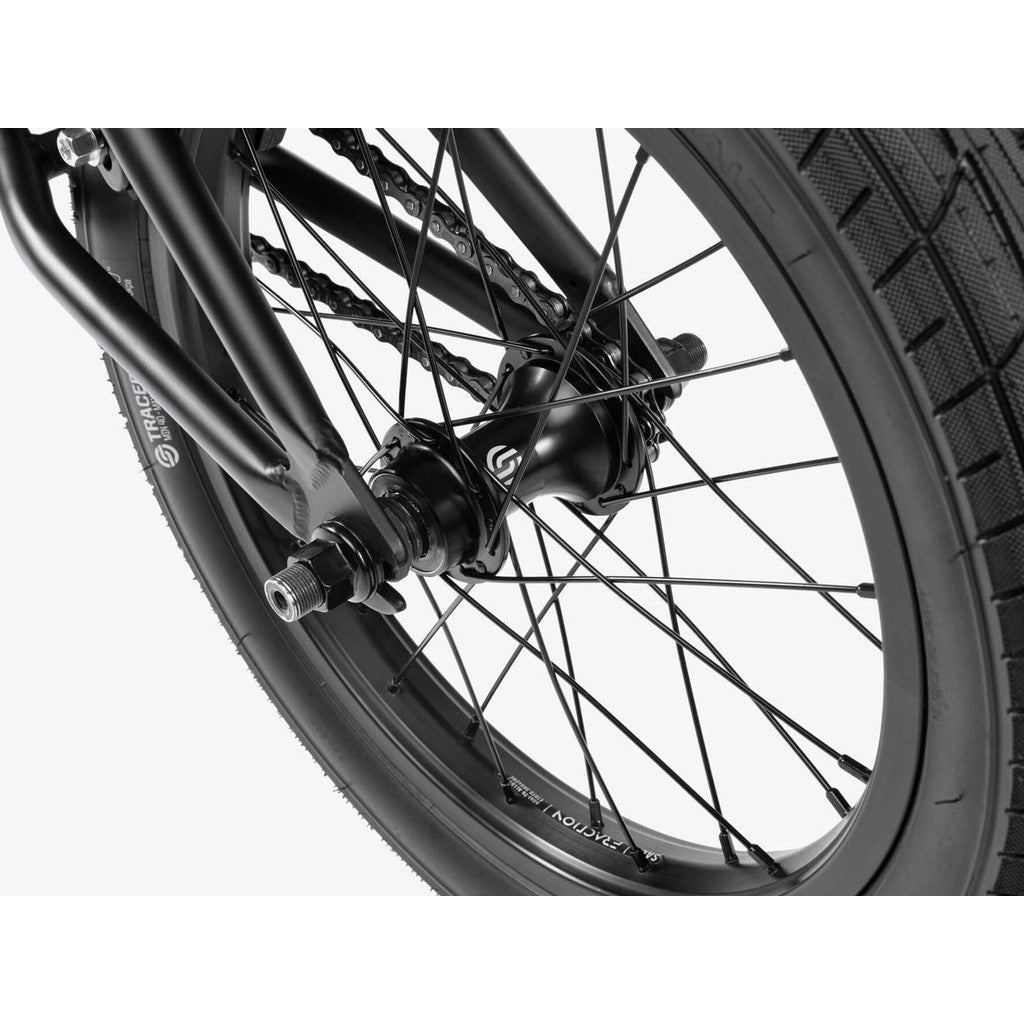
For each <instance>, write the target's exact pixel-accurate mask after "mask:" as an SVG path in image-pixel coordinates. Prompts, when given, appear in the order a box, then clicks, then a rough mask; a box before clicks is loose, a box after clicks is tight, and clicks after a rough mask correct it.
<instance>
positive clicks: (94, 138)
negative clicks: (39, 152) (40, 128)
mask: <svg viewBox="0 0 1024 1024" xmlns="http://www.w3.org/2000/svg"><path fill="white" fill-rule="evenodd" d="M57 152H58V153H59V154H60V158H61V160H63V161H64V163H66V164H67V165H68V167H82V166H84V165H88V166H89V167H98V166H99V165H100V164H101V163H103V159H104V157H105V156H106V154H107V147H106V146H105V145H104V144H103V140H102V139H101V138H100V136H99V135H97V133H96V131H95V129H93V128H62V129H61V131H60V134H59V135H58V136H57Z"/></svg>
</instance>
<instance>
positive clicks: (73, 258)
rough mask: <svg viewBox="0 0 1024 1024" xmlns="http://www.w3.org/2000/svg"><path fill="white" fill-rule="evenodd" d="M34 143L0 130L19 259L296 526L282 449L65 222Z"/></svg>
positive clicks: (271, 508) (199, 439)
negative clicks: (95, 258) (105, 266)
mask: <svg viewBox="0 0 1024 1024" xmlns="http://www.w3.org/2000/svg"><path fill="white" fill-rule="evenodd" d="M31 141H32V137H31V136H30V135H29V134H28V132H27V131H26V130H25V129H21V128H4V129H0V211H2V213H3V219H4V222H5V223H6V225H7V229H8V231H9V232H10V234H11V238H12V240H13V242H14V245H15V247H16V248H17V250H18V253H19V255H20V256H21V257H22V259H23V260H24V262H25V263H26V264H27V265H28V267H29V268H30V269H31V270H32V271H33V273H34V274H35V275H36V276H37V277H38V278H39V279H40V281H41V282H42V283H43V285H44V286H45V287H46V288H47V289H48V291H49V292H50V293H51V294H52V295H53V296H54V297H55V298H56V299H57V300H58V301H59V302H60V303H61V305H63V306H64V308H65V309H67V311H68V312H69V313H71V315H72V316H73V317H74V318H75V319H76V320H77V321H78V322H79V323H80V324H82V326H83V327H85V329H86V330H87V331H89V333H90V334H92V336H93V337H94V338H95V339H96V341H97V342H98V343H99V345H100V347H101V348H102V349H103V350H104V351H105V352H106V353H107V354H108V355H110V357H111V358H112V359H113V360H114V361H115V362H116V363H118V365H120V366H121V367H123V368H124V369H125V370H126V371H127V372H128V373H129V374H131V376H132V377H134V378H135V379H136V380H137V381H138V382H139V383H140V384H141V385H142V386H143V387H144V388H146V390H147V391H148V392H149V393H150V394H151V395H152V396H153V397H154V398H155V399H156V400H157V401H158V402H159V403H160V405H162V406H163V407H164V408H165V409H166V410H167V412H168V413H170V415H171V416H172V417H173V418H174V419H175V420H176V421H177V423H178V424H179V425H180V426H181V427H182V429H183V430H185V431H186V432H187V433H188V434H189V435H190V436H191V437H192V438H193V439H194V440H195V441H196V443H197V444H198V445H199V446H200V447H201V448H203V449H204V450H205V451H206V452H207V453H208V454H209V455H210V457H211V458H213V459H214V460H215V461H216V462H217V463H218V465H220V466H221V467H222V468H223V469H224V470H225V472H227V473H228V474H229V475H230V476H231V477H232V479H234V480H235V481H236V482H237V483H238V484H239V485H240V486H241V487H242V488H243V489H244V490H246V491H247V492H248V493H249V494H250V495H252V497H253V498H254V499H255V500H256V501H258V502H259V503H260V504H261V505H262V506H263V507H264V508H265V509H266V510H267V511H268V512H269V513H270V514H271V515H273V516H274V518H275V519H277V520H278V521H279V522H281V523H283V524H284V525H286V526H290V521H291V505H292V502H291V498H290V497H289V494H288V491H287V481H286V471H287V466H288V463H287V459H286V456H285V453H284V451H283V450H282V449H281V447H280V446H279V445H278V444H277V443H276V442H275V441H274V439H273V438H272V437H270V436H269V435H268V434H267V433H266V431H264V430H263V428H262V427H260V426H259V425H258V424H257V423H255V422H254V421H253V420H252V419H251V418H250V417H249V416H248V415H247V414H246V412H245V411H244V410H243V409H242V408H241V407H239V406H238V404H237V403H235V402H234V401H233V400H232V399H231V398H230V397H229V396H228V395H227V394H226V393H225V392H224V391H223V390H222V389H221V388H220V387H219V386H218V385H217V383H216V382H215V381H214V380H213V379H212V378H211V377H210V376H209V375H208V374H207V373H206V372H205V371H204V370H203V369H202V367H200V366H199V365H198V364H197V363H196V362H195V361H194V360H193V359H192V358H191V357H190V356H189V355H188V354H187V353H186V352H185V351H184V350H183V349H181V348H180V347H179V346H178V345H176V344H175V342H174V341H173V340H172V339H171V338H170V337H169V336H168V335H167V334H166V333H165V332H164V331H163V330H161V328H160V327H159V325H158V324H157V323H156V321H155V320H153V319H152V317H150V316H149V314H148V313H147V312H146V310H145V309H144V308H143V307H142V306H140V305H139V303H138V302H136V301H135V299H133V298H132V297H131V296H130V295H129V294H128V293H127V292H125V291H124V290H123V289H122V288H120V287H119V286H118V285H117V283H116V282H115V281H114V280H113V278H112V277H111V276H110V275H109V274H108V273H107V272H106V271H105V270H104V269H103V268H102V267H101V266H100V265H99V264H98V263H97V262H96V261H95V260H94V259H93V258H92V257H91V256H90V255H89V254H88V253H87V252H86V251H85V250H84V249H83V248H82V247H81V246H80V245H79V244H78V242H77V241H76V240H75V238H74V236H72V235H71V234H70V232H68V230H67V229H66V228H65V227H64V225H63V224H61V222H60V219H59V218H58V216H57V213H56V211H55V210H54V208H53V202H52V199H51V196H50V190H49V186H48V183H47V179H46V174H45V173H44V172H43V171H42V170H41V168H40V167H39V165H38V163H37V154H36V152H35V150H34V148H33V146H32V144H31Z"/></svg>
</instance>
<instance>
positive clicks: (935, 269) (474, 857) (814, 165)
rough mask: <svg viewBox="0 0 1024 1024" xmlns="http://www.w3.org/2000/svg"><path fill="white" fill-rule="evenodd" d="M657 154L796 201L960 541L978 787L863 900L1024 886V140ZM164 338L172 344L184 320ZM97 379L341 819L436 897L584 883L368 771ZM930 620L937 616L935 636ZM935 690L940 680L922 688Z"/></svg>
mask: <svg viewBox="0 0 1024 1024" xmlns="http://www.w3.org/2000/svg"><path fill="white" fill-rule="evenodd" d="M664 144H665V145H675V146H678V145H680V144H681V145H683V146H684V147H685V148H686V149H687V151H688V152H689V153H690V154H691V157H692V159H693V161H694V162H695V163H701V164H703V165H704V167H705V169H706V170H707V171H708V172H709V173H710V174H711V175H712V176H716V177H718V178H719V179H721V180H723V181H724V180H729V181H731V182H733V183H734V193H735V194H734V196H733V198H734V199H736V198H737V197H739V202H740V205H742V206H743V207H744V209H745V213H746V214H747V215H748V216H749V217H750V219H751V221H752V222H753V223H755V224H756V225H757V226H758V227H759V229H761V230H762V231H763V232H765V233H766V234H770V233H772V232H774V235H775V237H776V238H778V237H781V236H782V235H785V234H786V230H785V229H780V228H779V227H778V224H777V223H774V224H773V222H774V221H777V220H778V218H779V217H780V210H782V208H783V200H785V201H786V202H789V203H792V204H794V207H796V206H799V208H800V210H801V216H803V217H806V218H807V219H808V222H809V221H810V220H812V219H813V220H816V221H818V222H820V225H821V226H822V233H823V236H827V240H828V242H829V245H828V249H829V251H828V252H825V251H824V249H825V248H826V247H825V246H819V249H820V250H821V251H819V250H818V249H815V248H814V247H812V248H811V251H809V252H808V253H807V254H802V253H800V252H797V251H795V249H793V250H791V251H790V254H789V259H792V260H794V261H796V262H799V263H800V264H801V269H800V270H799V272H800V273H806V272H807V271H808V270H809V269H810V268H813V267H814V266H815V265H816V264H818V263H819V262H823V261H830V262H832V263H836V264H842V263H844V262H845V264H846V267H845V269H846V270H847V272H848V273H849V275H850V278H851V281H852V284H851V287H854V288H857V289H859V290H860V291H861V292H862V293H863V296H864V302H865V306H866V307H870V309H871V311H872V312H873V313H874V314H875V315H876V316H877V317H878V318H879V320H880V321H881V322H882V323H883V326H884V330H883V331H882V332H881V333H883V334H884V336H885V337H887V338H888V340H889V341H890V343H891V346H892V353H891V354H892V357H893V359H894V361H895V363H896V364H897V365H898V367H899V371H900V372H901V373H902V374H903V375H905V378H906V383H907V385H908V389H909V390H908V394H910V395H912V396H914V399H913V404H914V405H915V409H914V412H915V414H917V417H918V420H919V422H920V424H922V425H923V429H924V430H925V431H926V432H927V435H928V437H927V440H928V443H929V444H930V445H931V446H933V448H934V454H935V459H936V462H937V464H938V465H939V466H940V467H941V469H940V475H941V488H942V490H943V492H944V500H945V506H944V508H943V509H942V514H943V515H945V516H947V517H948V519H949V521H950V527H951V529H952V531H953V532H954V533H956V534H957V535H959V536H961V537H962V538H963V543H962V545H961V547H960V548H959V554H960V557H961V562H962V570H963V573H964V574H965V575H966V577H968V578H969V579H968V582H969V585H970V586H969V589H970V590H971V591H972V593H973V595H974V597H975V598H976V599H977V609H976V610H977V611H978V614H979V621H980V623H981V626H980V630H981V632H982V633H983V634H984V635H985V639H984V641H983V644H986V645H987V647H988V653H989V654H990V655H991V658H990V664H989V665H988V667H987V671H986V672H985V673H984V675H985V678H984V679H983V680H981V683H982V684H983V689H984V692H985V694H986V695H987V699H986V701H985V704H986V706H985V707H984V708H979V709H978V711H977V712H976V714H974V715H973V716H972V717H971V722H970V726H969V728H970V730H971V732H972V734H975V733H979V734H982V735H983V736H984V738H985V750H984V756H983V758H982V759H983V760H984V761H985V763H986V767H985V770H984V772H982V771H981V770H980V769H979V776H978V777H979V778H980V777H982V775H984V777H985V779H986V783H985V784H980V783H979V784H977V785H975V784H973V783H972V785H971V786H970V787H966V788H964V789H963V790H962V791H961V790H958V789H957V788H956V785H955V780H953V779H950V778H940V779H934V780H929V778H928V769H927V767H925V768H922V772H921V780H922V783H923V784H926V785H927V787H928V788H927V791H925V790H924V789H922V790H921V791H920V792H919V793H918V794H917V797H916V802H915V806H914V810H913V813H912V815H910V816H909V817H908V822H907V827H906V830H905V834H906V835H907V836H910V837H911V838H910V839H908V840H907V842H909V843H911V844H912V845H914V846H915V848H916V852H915V853H914V854H913V855H912V856H910V857H909V867H907V866H905V865H901V864H895V865H889V866H887V869H886V871H884V872H880V873H879V875H878V877H877V878H875V879H873V880H872V882H871V884H870V885H869V886H865V887H864V891H877V892H889V891H895V892H910V891H949V892H986V891H991V892H996V893H1004V894H1021V893H1024V516H1022V512H1024V445H1022V443H1021V437H1022V433H1024V420H1022V418H1021V417H1022V416H1024V397H1022V396H1021V395H1020V392H1019V388H1020V381H1021V373H1020V367H1021V365H1022V364H1021V361H1022V359H1024V356H1022V354H1021V351H1020V349H1021V344H1020V343H1021V340H1022V338H1024V330H1022V322H1024V260H1022V258H1021V252H1022V249H1024V155H1022V153H1021V148H1020V140H1019V137H1017V136H1015V135H1013V134H1012V133H1010V132H998V131H988V130H986V131H968V130H953V131H940V130H920V131H913V130H906V131H898V130H884V131H870V130H865V131H857V130H825V129H818V130H815V129H806V130H781V131H779V132H777V133H773V132H740V131H735V132H686V131H680V132H676V133H672V134H671V136H669V135H666V136H665V142H664ZM653 148H656V145H655V146H654V147H653ZM83 196H87V201H86V202H81V203H80V205H79V222H80V224H81V225H82V230H83V237H84V239H85V241H86V242H87V243H88V244H90V247H91V248H92V249H93V251H94V253H95V254H96V255H97V256H98V257H99V258H101V259H102V260H103V261H104V262H105V263H106V265H107V266H108V269H110V270H111V271H112V272H115V273H118V274H119V276H121V277H127V276H128V275H127V273H124V271H125V270H126V268H127V269H128V270H129V271H130V273H132V274H134V275H135V276H136V280H137V281H139V282H140V283H141V285H142V287H140V288H139V291H138V297H139V298H140V301H144V302H145V303H146V304H147V306H148V307H149V308H150V309H151V310H152V311H154V312H158V311H159V312H160V313H161V315H163V316H164V317H165V319H166V318H167V317H168V313H169V305H170V303H169V298H168V295H167V294H163V295H161V291H164V292H167V291H168V290H169V286H168V284H167V282H166V280H164V278H165V277H166V267H165V266H163V265H161V264H160V263H159V261H158V260H157V261H154V258H153V251H154V250H153V247H152V246H151V245H150V238H149V233H148V229H147V226H146V224H145V222H144V220H143V219H142V218H141V217H139V216H138V213H137V211H136V210H134V208H130V207H129V206H127V205H125V202H124V199H123V197H116V196H115V195H114V194H113V193H110V194H109V195H104V194H103V193H102V192H100V191H98V190H94V189H90V190H88V192H87V193H86V192H85V191H84V190H83ZM789 234H790V235H791V236H793V237H795V236H796V235H797V234H798V232H796V231H794V230H790V231H789ZM775 244H776V247H777V248H778V243H777V242H776V243H775ZM925 280H926V281H927V283H926V284H922V281H925ZM935 303H940V304H941V312H936V311H935V308H934V306H935ZM170 319H172V320H173V314H172V315H171V316H170ZM167 326H168V327H169V328H170V329H172V333H174V328H175V327H181V326H182V325H175V324H173V323H169V324H167ZM112 375H113V380H114V383H115V390H116V391H117V393H118V396H119V398H120V400H121V402H122V405H123V408H124V410H125V412H126V415H127V417H128V422H129V427H130V430H131V433H132V436H133V440H134V441H135V443H136V446H137V448H138V449H139V452H140V454H141V455H142V457H143V460H144V465H146V466H147V472H148V474H149V476H150V479H151V480H152V482H153V484H154V489H155V491H156V493H157V497H158V499H159V500H160V501H161V504H162V506H163V508H164V512H165V515H166V516H167V519H168V522H169V523H170V525H171V527H172V529H174V530H175V532H176V534H177V536H178V540H179V544H180V545H181V546H182V549H183V551H184V552H185V554H186V557H187V558H188V559H189V561H190V563H191V564H192V567H193V570H194V572H195V573H196V576H197V578H198V579H199V580H200V582H201V583H202V584H203V585H204V588H205V590H206V592H207V594H208V596H209V597H210V599H211V602H212V603H213V604H214V607H215V608H216V609H217V611H218V614H219V615H220V617H221V619H222V621H223V622H224V625H225V628H226V629H227V630H228V632H229V634H231V635H232V637H233V638H234V640H235V642H236V645H237V646H238V648H239V651H240V653H241V654H242V655H243V657H245V659H246V660H247V662H248V663H249V666H250V668H251V669H252V670H253V672H254V674H255V675H256V677H257V679H258V680H259V681H260V683H261V685H262V686H263V687H264V688H265V689H266V690H267V692H268V693H269V694H270V695H271V697H272V698H273V699H274V700H275V702H276V703H277V705H278V707H279V708H280V709H281V711H282V714H283V715H284V716H285V717H286V719H287V720H288V721H289V723H290V725H291V726H292V728H293V729H295V730H296V732H297V733H298V735H299V736H300V738H301V739H302V741H303V742H304V743H305V744H306V746H307V747H309V748H310V749H311V751H312V752H313V753H314V756H316V757H317V758H318V760H319V761H320V763H321V765H322V766H323V767H324V768H325V770H326V771H327V772H328V773H329V774H330V775H331V777H332V778H333V779H334V780H335V782H337V783H338V785H339V788H341V789H342V790H343V791H344V792H345V794H346V796H347V797H348V798H349V799H350V800H351V801H352V802H353V803H354V804H355V805H356V807H357V809H358V810H359V811H360V812H361V813H362V814H363V815H364V816H365V817H366V818H367V819H368V820H369V821H370V822H371V824H372V825H373V826H374V827H375V828H376V829H377V830H378V831H379V832H380V833H381V834H382V835H383V836H384V837H385V839H387V840H388V842H389V843H390V844H391V845H392V847H393V848H395V849H396V850H397V851H398V852H399V854H400V855H401V856H403V857H404V858H405V859H406V860H407V861H408V862H409V863H410V864H411V865H412V866H413V867H414V868H415V869H416V870H417V871H418V872H419V873H420V874H421V875H422V876H423V877H424V878H425V879H426V880H427V881H428V882H429V883H430V884H431V885H432V886H433V887H434V888H436V889H437V890H439V891H442V892H451V893H527V892H547V891H550V892H575V891H585V890H583V889H581V887H579V886H576V885H574V884H572V883H570V882H568V881H566V880H565V879H561V878H559V877H556V875H555V874H554V873H552V874H551V875H550V877H549V878H548V881H547V882H546V883H545V882H544V881H538V871H537V867H536V865H535V864H532V863H531V864H529V865H526V864H524V863H519V864H517V863H515V862H512V863H510V861H509V859H508V857H507V856H503V857H501V858H498V857H495V856H494V855H493V853H491V852H489V851H488V849H487V843H486V835H484V834H483V833H482V832H480V831H479V830H480V829H481V825H480V823H479V822H472V821H461V822H460V821H458V820H457V819H453V817H452V816H450V815H442V814H441V813H439V811H438V809H437V805H436V804H434V803H433V802H432V800H431V796H430V794H429V792H428V789H427V788H426V787H424V788H420V787H419V785H418V783H417V779H416V775H415V772H414V771H411V770H410V771H409V772H408V773H401V772H398V773H396V771H395V765H394V764H393V763H388V762H387V760H386V759H383V760H382V757H381V753H380V748H379V746H378V745H377V743H375V741H374V738H373V735H372V729H371V728H370V727H369V725H368V723H366V722H361V721H359V719H358V715H353V716H351V718H350V720H347V721H342V720H340V719H339V716H338V715H337V714H336V713H335V712H336V709H335V708H333V707H330V706H329V705H330V702H329V701H328V700H327V699H326V697H325V694H324V688H323V686H322V684H321V682H320V681H319V679H318V677H317V666H315V665H312V664H310V663H309V655H308V652H303V653H302V654H301V655H300V654H299V653H298V652H296V651H295V650H294V643H293V642H291V641H289V640H287V639H283V636H284V634H282V632H281V628H280V624H279V623H278V622H277V621H276V619H274V617H273V616H272V615H271V614H270V613H269V612H268V610H267V608H266V607H265V605H264V604H263V600H262V596H261V594H260V593H259V589H258V582H259V581H258V580H257V579H255V578H254V577H253V576H252V574H251V573H246V572H241V573H240V572H239V555H238V545H239V543H240V542H239V538H238V536H237V535H236V533H234V532H233V531H232V530H231V529H230V527H229V526H228V524H227V519H226V517H225V515H224V504H223V501H224V499H223V495H222V494H219V493H216V488H215V487H214V488H211V477H210V475H209V474H210V470H209V466H208V465H206V464H205V461H204V460H203V459H202V457H201V456H200V455H199V454H198V453H196V452H195V451H194V450H192V449H191V448H190V447H189V446H188V445H187V444H180V445H179V447H180V448H181V461H180V462H179V463H178V464H177V465H176V466H174V467H165V466H163V465H161V464H160V463H159V462H158V461H154V459H153V457H152V445H151V444H150V443H149V441H148V439H147V438H146V436H145V435H144V434H143V433H142V432H141V431H140V422H139V420H138V417H137V409H138V406H137V405H136V403H135V396H136V394H137V392H136V391H135V390H134V389H133V388H132V385H131V383H130V382H128V381H126V379H125V377H124V376H123V375H122V374H120V373H119V372H117V371H116V370H115V369H114V368H112ZM178 470H180V471H178ZM175 471H178V472H175ZM172 473H174V474H175V475H174V477H173V479H172V478H171V474H172ZM251 555H252V552H249V554H248V555H247V558H248V559H249V560H250V562H251ZM944 627H945V622H944V621H942V622H934V623H932V624H931V628H932V629H942V628H944ZM958 628H962V624H961V625H959V626H958ZM966 645H967V644H966V641H965V646H966ZM931 683H932V685H933V686H934V685H936V684H935V679H934V678H933V679H932V680H931ZM940 696H941V695H940ZM299 709H301V713H299ZM932 710H934V704H933V707H932ZM930 713H931V712H930ZM965 717H966V716H965ZM317 720H320V721H322V722H324V723H327V722H330V728H329V729H326V728H325V730H324V731H325V735H316V734H315V730H312V729H311V728H310V727H309V722H311V721H317ZM962 728H963V729H964V730H966V729H967V728H968V724H967V723H966V722H964V723H963V724H962ZM951 787H952V788H951ZM940 794H941V795H940ZM968 807H970V810H971V814H970V815H964V817H965V818H969V819H970V822H971V828H970V829H968V828H966V827H965V828H962V829H961V830H960V832H963V833H964V834H965V835H966V834H970V833H971V832H973V834H974V835H975V841H974V844H973V847H972V848H971V849H968V846H969V845H970V844H969V843H968V842H966V841H965V840H963V839H960V840H958V843H959V846H958V848H957V849H956V851H955V852H954V853H953V854H950V853H949V851H948V849H945V850H944V848H943V844H944V843H945V842H946V838H947V835H946V833H945V832H944V828H945V826H942V825H939V824H937V823H936V822H935V821H934V820H933V816H934V815H935V813H936V810H935V809H936V808H942V809H943V810H941V811H939V813H943V814H946V816H947V817H949V816H955V815H960V814H961V813H962V810H965V809H967V808H968ZM926 808H927V811H930V814H931V816H932V818H931V819H929V813H927V811H926ZM952 831H956V830H952ZM960 832H957V835H959V834H960ZM951 834H952V833H951ZM901 841H902V840H901ZM904 853H906V851H904ZM939 856H947V857H949V861H950V862H949V863H948V864H946V865H941V866H940V869H936V868H935V866H934V864H932V865H931V869H930V870H927V871H926V870H921V871H920V872H919V873H918V875H917V880H916V881H915V876H914V872H913V865H914V860H915V857H916V858H918V860H919V863H920V864H922V865H923V864H924V863H925V861H934V860H935V859H936V858H937V857H939ZM894 859H895V860H899V858H894ZM527 868H529V869H528V870H527ZM541 874H542V875H543V872H542V873H541Z"/></svg>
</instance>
